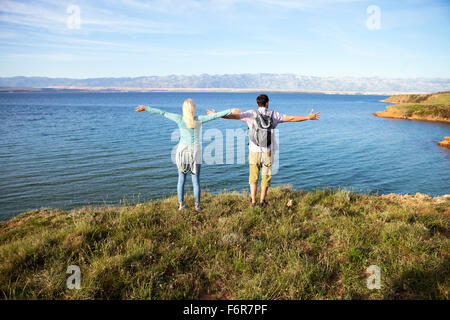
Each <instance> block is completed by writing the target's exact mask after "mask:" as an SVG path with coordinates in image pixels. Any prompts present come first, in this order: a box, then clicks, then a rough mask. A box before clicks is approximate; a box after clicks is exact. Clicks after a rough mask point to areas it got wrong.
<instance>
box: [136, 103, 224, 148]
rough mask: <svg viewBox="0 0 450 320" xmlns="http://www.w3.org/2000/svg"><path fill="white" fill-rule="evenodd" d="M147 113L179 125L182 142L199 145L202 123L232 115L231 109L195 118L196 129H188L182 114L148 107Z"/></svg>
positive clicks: (146, 108)
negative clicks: (160, 116)
mask: <svg viewBox="0 0 450 320" xmlns="http://www.w3.org/2000/svg"><path fill="white" fill-rule="evenodd" d="M145 111H148V112H152V113H156V114H160V115H162V116H164V117H166V118H167V119H169V120H172V121H174V122H175V123H176V124H177V125H178V128H180V142H181V143H184V144H198V141H200V139H199V136H198V135H199V133H200V127H201V125H202V123H204V122H208V121H211V120H214V119H217V118H222V117H224V116H228V115H230V114H231V109H228V110H224V111H221V112H217V113H214V114H210V115H200V116H198V117H195V120H196V121H195V128H188V127H186V123H185V122H184V120H183V116H182V115H180V114H177V113H170V112H166V111H163V110H160V109H157V108H153V107H147V106H146V107H145Z"/></svg>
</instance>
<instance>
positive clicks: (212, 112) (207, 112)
mask: <svg viewBox="0 0 450 320" xmlns="http://www.w3.org/2000/svg"><path fill="white" fill-rule="evenodd" d="M214 113H217V112H216V110H214V109H211V110H206V114H207V115H208V116H209V115H210V114H214Z"/></svg>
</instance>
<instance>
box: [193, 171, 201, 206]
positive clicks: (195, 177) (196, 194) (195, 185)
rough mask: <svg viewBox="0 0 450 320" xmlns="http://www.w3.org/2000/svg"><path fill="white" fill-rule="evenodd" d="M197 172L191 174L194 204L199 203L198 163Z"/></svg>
mask: <svg viewBox="0 0 450 320" xmlns="http://www.w3.org/2000/svg"><path fill="white" fill-rule="evenodd" d="M196 166H197V174H191V178H192V187H193V188H194V199H195V204H196V205H200V165H199V164H197V165H196Z"/></svg>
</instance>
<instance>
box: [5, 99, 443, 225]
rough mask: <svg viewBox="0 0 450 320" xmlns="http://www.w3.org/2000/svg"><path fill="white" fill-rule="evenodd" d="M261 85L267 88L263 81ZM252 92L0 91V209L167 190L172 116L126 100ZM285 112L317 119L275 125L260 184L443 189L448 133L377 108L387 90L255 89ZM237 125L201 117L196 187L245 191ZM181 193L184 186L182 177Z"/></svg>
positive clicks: (240, 102)
mask: <svg viewBox="0 0 450 320" xmlns="http://www.w3.org/2000/svg"><path fill="white" fill-rule="evenodd" d="M266 93H267V92H266ZM258 94H259V92H251V93H250V92H245V93H242V92H2V93H0V220H7V219H10V218H11V217H13V216H15V215H17V214H19V213H21V212H24V211H28V210H32V209H40V208H61V209H64V210H70V209H72V208H77V207H81V206H85V205H120V204H130V203H131V204H134V203H139V202H145V201H149V200H154V199H160V198H164V197H168V196H171V195H174V194H176V184H177V176H178V173H177V169H176V165H175V164H174V162H173V160H172V157H173V152H174V148H175V147H176V145H177V137H178V131H177V126H176V124H175V123H174V122H172V121H170V120H169V119H167V118H165V117H163V116H161V115H157V114H153V113H150V112H136V111H135V108H136V107H137V106H138V105H147V106H152V107H156V108H160V109H162V110H164V111H167V112H171V113H179V114H181V112H182V109H181V106H182V103H183V101H184V100H185V99H187V98H190V99H193V100H194V102H195V103H196V105H197V114H198V115H199V114H204V113H205V111H206V110H207V109H215V110H216V111H221V110H225V109H228V108H240V109H242V110H243V111H247V110H252V109H255V108H256V97H257V96H258ZM267 94H268V95H269V99H270V102H269V108H270V109H273V110H276V111H278V112H280V113H283V114H286V115H308V114H309V112H310V111H311V109H314V112H320V114H321V118H320V120H317V121H303V122H296V123H281V124H279V125H278V126H277V128H276V132H275V134H276V136H277V138H278V140H277V142H278V145H279V150H278V152H277V153H276V160H275V162H276V163H275V166H274V175H273V178H272V186H278V185H280V186H284V185H289V186H292V187H293V188H295V189H301V190H307V191H309V190H315V189H316V188H345V189H349V190H352V191H355V192H366V193H373V194H386V193H400V194H415V193H417V192H420V193H423V194H428V195H432V196H436V195H443V194H450V179H449V178H450V150H448V149H445V148H442V147H440V146H438V145H437V142H438V141H440V140H443V139H444V136H450V125H449V124H446V123H438V122H424V121H409V120H394V119H384V118H377V117H375V116H373V113H374V112H376V111H381V110H384V109H385V107H386V106H387V105H388V104H387V103H384V102H381V100H383V99H385V98H387V96H381V95H346V94H315V93H314V94H313V93H275V92H274V93H271V92H268V93H267ZM246 130H247V125H246V123H245V122H243V121H239V120H227V119H222V118H220V119H217V120H214V121H210V122H207V123H204V125H203V127H202V133H201V134H202V145H203V157H204V163H203V165H202V168H201V186H202V191H207V192H211V193H219V192H228V191H245V190H248V170H249V169H248V161H246V157H247V156H248V150H247V149H248V147H247V143H248V137H246ZM187 181H188V182H187V189H188V192H191V191H190V190H192V189H191V188H192V186H191V182H190V179H188V180H187Z"/></svg>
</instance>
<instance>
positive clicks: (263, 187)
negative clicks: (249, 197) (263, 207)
mask: <svg viewBox="0 0 450 320" xmlns="http://www.w3.org/2000/svg"><path fill="white" fill-rule="evenodd" d="M261 178H262V177H261ZM267 190H269V186H263V185H261V198H260V200H259V202H260V203H264V201H265V199H266V195H267Z"/></svg>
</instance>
